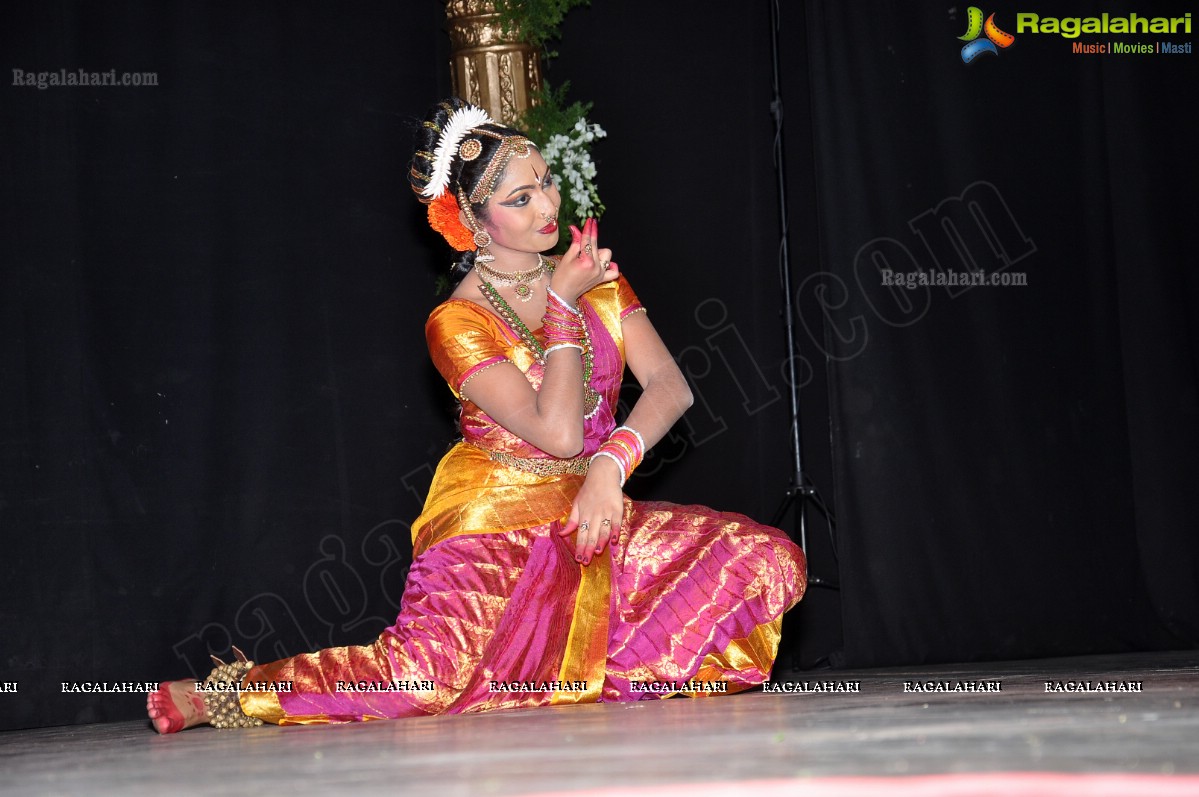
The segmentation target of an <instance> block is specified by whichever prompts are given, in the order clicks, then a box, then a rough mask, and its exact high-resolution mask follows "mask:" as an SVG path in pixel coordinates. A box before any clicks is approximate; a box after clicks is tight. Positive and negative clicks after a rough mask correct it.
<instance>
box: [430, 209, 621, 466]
mask: <svg viewBox="0 0 1199 797" xmlns="http://www.w3.org/2000/svg"><path fill="white" fill-rule="evenodd" d="M588 232H590V229H588ZM589 242H592V237H591V236H580V237H579V239H578V240H576V241H575V242H574V243H573V244H572V245H571V247H570V249H568V250H567V251H566V255H565V256H564V257H563V258H562V263H561V264H560V265H559V266H558V268H557V269H556V270H555V272H554V276H553V281H552V283H551V285H552V287H553V289H554V292H555V293H557V294H558V295H559V296H561V297H562V298H563V299H565V300H566V301H568V302H570V303H571V304H577V301H578V297H579V296H581V295H583V294H584V293H586V292H587V291H588V290H590V289H591V288H593V287H594V286H596V285H598V284H600V283H601V282H609V281H611V280H614V279H616V278H617V277H618V276H619V272H618V271H617V269H616V268H615V267H614V266H610V267H608V268H606V269H605V268H603V267H601V263H603V262H606V261H609V260H610V259H611V253H610V252H609V251H608V250H598V249H595V250H593V253H592V254H591V255H582V256H580V251H581V248H582V247H583V246H584V245H585V244H586V243H589ZM484 312H486V311H484ZM464 334H466V335H469V334H470V330H456V331H452V335H453V337H455V338H459V337H461V336H462V335H464ZM477 334H478V335H486V334H487V333H486V332H485V331H484V330H479V332H478V333H477ZM430 344H431V346H432V345H433V342H432V340H431V341H430ZM468 348H470V349H471V350H477V349H476V348H475V347H474V345H473V343H472V344H471V345H469V346H468ZM434 359H435V360H437V354H436V353H434ZM439 367H440V366H439ZM443 373H444V371H443ZM447 378H448V377H447ZM460 392H461V394H462V395H463V396H464V397H465V398H467V399H469V400H470V401H472V402H474V403H475V404H476V405H477V406H478V407H479V408H480V409H481V410H483V412H485V413H487V415H488V416H490V417H491V418H492V419H493V420H494V421H495V422H496V423H498V424H499V425H500V426H503V427H504V428H505V429H507V430H508V431H509V432H511V433H512V434H514V435H516V436H517V437H519V438H521V439H522V440H525V441H526V442H529V443H531V444H533V445H534V446H536V447H537V448H539V449H541V450H542V451H545V452H546V453H547V454H551V455H553V456H555V457H562V458H567V457H573V456H576V455H577V454H578V453H579V452H580V451H582V449H583V364H582V357H581V356H580V353H579V351H578V350H577V349H573V348H563V349H558V350H556V351H554V352H553V353H552V354H550V355H549V357H548V358H547V361H546V366H545V373H544V375H543V377H542V381H541V389H540V390H534V389H533V386H532V385H531V384H530V383H529V380H528V379H527V378H526V377H525V375H524V374H523V373H522V372H521V370H520V369H519V368H517V367H516V366H515V365H514V364H512V363H511V362H498V363H496V364H494V365H491V366H489V367H486V368H483V369H481V370H478V371H477V372H476V373H474V374H472V375H470V376H469V378H468V379H467V381H466V384H464V385H462V386H461V388H460Z"/></svg>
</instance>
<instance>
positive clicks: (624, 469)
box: [147, 99, 806, 733]
mask: <svg viewBox="0 0 1199 797" xmlns="http://www.w3.org/2000/svg"><path fill="white" fill-rule="evenodd" d="M416 139H417V140H416V152H415V154H414V156H413V158H412V165H411V169H410V170H409V181H410V182H411V184H412V187H413V190H414V191H416V193H417V194H418V198H419V199H420V200H421V201H422V202H424V203H426V204H427V205H428V214H429V219H430V223H431V224H432V226H433V227H434V228H435V229H436V230H438V231H439V232H440V233H441V234H442V235H443V236H444V237H445V238H446V240H447V241H448V242H449V243H450V244H451V245H452V246H453V247H454V249H456V250H458V251H459V252H460V253H461V254H460V256H459V259H458V261H457V263H456V264H455V266H454V276H455V277H456V278H457V279H458V280H459V282H458V284H457V287H456V289H455V290H454V291H453V294H452V295H451V296H450V298H449V299H448V300H447V301H445V302H443V303H442V304H440V305H438V306H437V307H436V308H434V310H433V312H432V314H431V315H430V316H429V320H428V323H427V324H426V327H425V329H426V337H427V339H428V345H429V352H430V354H431V356H432V358H433V362H434V364H435V365H436V366H437V369H438V370H439V371H440V372H441V374H442V376H444V377H445V380H446V382H448V383H449V387H450V390H451V391H453V393H454V396H455V397H456V398H457V399H458V401H459V402H460V406H459V411H460V418H461V428H462V435H463V440H461V441H460V442H458V443H457V444H456V445H455V446H454V447H453V448H452V449H451V450H450V451H449V453H448V454H446V456H445V457H444V458H443V459H442V461H441V463H440V464H439V465H438V468H437V471H436V474H435V476H434V478H433V484H432V486H431V487H430V490H429V496H428V499H427V500H426V503H425V507H424V511H423V512H422V514H421V516H420V517H419V518H418V519H417V520H416V522H415V523H413V525H412V531H413V550H414V556H415V559H414V561H413V563H412V567H411V569H410V572H409V574H408V581H407V584H406V587H405V590H404V595H403V598H402V605H401V609H400V615H399V617H398V618H397V619H396V623H395V625H393V626H392V627H390V628H388V629H386V630H385V631H384V632H383V633H382V635H381V636H380V637H379V638H378V639H377V640H375V641H374V642H372V643H370V644H368V645H364V646H351V647H340V648H329V649H326V650H319V651H317V652H315V653H305V654H301V655H298V656H294V657H292V658H287V659H282V660H280V661H275V662H270V663H267V664H260V665H257V666H255V665H254V664H253V663H252V662H247V661H244V660H243V659H242V657H241V655H240V652H238V658H239V661H237V662H234V663H232V664H229V665H224V666H222V667H218V668H217V669H216V670H214V671H213V674H212V675H210V676H209V678H208V680H207V681H206V683H207V687H202V688H200V689H199V690H197V688H196V687H197V684H196V683H195V682H194V681H174V682H167V683H164V684H163V685H162V686H161V687H160V688H159V691H158V692H155V693H153V694H151V695H150V697H149V700H148V706H147V708H148V711H149V715H150V718H151V720H152V721H153V723H154V727H155V728H156V729H157V730H158V731H159V732H160V733H171V732H174V731H178V730H182V729H183V728H188V727H191V726H194V725H200V724H203V723H211V724H213V725H215V726H217V727H245V726H248V725H259V724H262V722H263V721H266V722H271V723H277V724H281V725H286V724H300V723H303V724H308V723H324V722H346V721H354V720H367V719H381V718H388V717H404V716H414V715H425V714H438V713H461V712H472V711H485V710H490V709H498V708H513V707H527V706H540V705H551V704H563V703H579V702H596V701H620V700H637V699H641V698H647V697H654V698H658V697H663V696H666V695H669V694H672V693H676V692H685V693H688V694H696V693H705V692H709V691H727V692H735V691H739V690H742V689H746V688H749V687H751V686H753V685H756V684H760V683H762V682H763V681H765V680H766V679H767V678H769V677H770V669H771V667H772V665H773V663H774V657H775V654H776V653H777V650H778V642H779V628H780V625H781V622H782V616H783V613H784V612H785V611H786V610H787V609H789V608H790V607H791V606H792V605H794V604H795V603H796V602H797V601H798V600H799V599H800V598H801V597H802V595H803V592H804V588H805V586H806V584H805V576H804V573H805V568H804V555H803V552H802V551H800V549H799V548H798V547H796V546H795V545H794V544H793V543H792V542H791V541H790V540H788V539H787V537H786V536H785V535H783V534H782V532H780V531H778V530H776V529H773V528H770V527H768V526H763V525H761V524H758V523H755V522H754V521H752V520H750V519H749V518H747V517H745V516H743V515H738V514H733V513H728V512H718V511H714V510H711V509H708V508H706V507H701V506H679V505H675V504H668V503H663V502H657V501H632V500H630V499H629V498H628V497H626V496H625V495H623V493H622V491H621V488H622V487H623V485H624V483H625V480H626V479H627V478H628V477H629V475H630V473H632V471H633V469H634V468H635V467H636V466H637V464H638V462H639V461H640V460H641V458H642V456H643V454H644V453H645V450H646V448H647V447H649V446H652V445H653V444H655V443H656V442H657V441H658V440H660V439H661V438H662V436H663V435H665V434H666V432H667V431H668V430H669V429H670V427H671V426H672V425H673V424H674V423H675V421H677V420H678V419H679V417H680V416H681V415H682V414H683V411H684V410H685V409H686V408H687V407H688V406H689V405H690V404H691V393H690V390H689V389H688V387H687V384H686V382H685V381H684V379H683V376H682V374H681V373H680V372H679V369H678V367H677V366H676V365H675V362H674V360H673V359H672V358H671V355H670V353H669V352H668V351H667V350H666V347H665V346H664V345H663V343H662V340H661V338H659V337H658V334H657V332H655V331H654V327H653V325H652V324H651V323H650V320H649V318H648V317H647V315H646V313H645V312H644V309H645V308H643V307H642V306H641V304H640V303H639V302H638V301H637V297H636V295H634V293H633V290H632V288H631V287H630V286H629V283H628V282H627V281H626V280H625V279H624V277H623V276H621V274H620V273H619V271H618V269H617V265H616V264H615V263H613V262H612V253H611V251H610V250H608V249H603V248H600V245H599V230H598V226H597V224H596V223H595V221H594V220H588V221H587V222H586V223H585V224H584V225H583V229H582V230H578V229H576V228H575V227H573V226H572V227H571V235H572V238H573V241H572V244H571V247H570V248H569V249H568V250H567V251H566V254H565V255H564V256H563V257H562V258H561V260H559V261H554V260H550V259H547V258H546V257H544V256H543V255H542V254H541V252H543V251H546V250H548V249H550V248H552V247H553V246H554V245H555V244H556V243H557V241H558V224H557V214H558V205H559V202H560V198H559V193H558V188H557V186H556V185H555V184H554V180H553V176H552V175H551V174H550V173H549V169H548V168H547V167H546V164H545V161H544V160H543V159H542V157H541V155H540V153H538V151H537V148H536V146H535V145H534V144H533V143H532V142H530V141H529V140H528V139H527V138H525V137H524V135H522V134H521V133H520V132H518V131H516V130H513V129H510V128H507V127H503V126H500V125H498V124H496V123H494V122H493V121H492V120H491V119H490V118H489V117H488V116H487V114H486V113H485V112H483V111H482V110H481V109H479V108H476V107H474V106H471V105H468V104H467V103H465V102H463V101H461V100H458V99H451V100H449V101H447V102H443V103H440V104H439V105H437V106H436V107H434V108H433V109H432V111H431V112H430V114H429V116H428V117H427V118H426V119H425V121H424V122H423V124H422V126H421V127H420V128H418V130H417V137H416ZM626 364H627V366H628V368H629V369H630V370H631V371H632V373H633V376H634V377H636V379H637V381H638V382H639V383H640V385H641V387H642V393H641V395H640V397H639V398H638V399H637V402H636V404H635V405H634V406H633V408H632V410H631V411H630V413H629V415H628V418H627V420H626V421H625V424H624V425H622V426H618V425H617V424H616V421H615V419H614V417H613V412H614V410H615V407H616V402H617V396H618V394H619V391H620V384H621V379H622V377H623V374H624V370H625V366H626ZM264 684H266V685H267V688H263V685H264ZM255 690H256V691H255Z"/></svg>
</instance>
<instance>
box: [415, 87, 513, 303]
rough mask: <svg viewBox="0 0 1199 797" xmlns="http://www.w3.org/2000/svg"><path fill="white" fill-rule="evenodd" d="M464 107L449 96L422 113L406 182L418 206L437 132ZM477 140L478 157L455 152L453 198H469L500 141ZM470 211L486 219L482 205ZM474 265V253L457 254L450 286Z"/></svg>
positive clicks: (493, 127) (502, 129)
mask: <svg viewBox="0 0 1199 797" xmlns="http://www.w3.org/2000/svg"><path fill="white" fill-rule="evenodd" d="M468 107H470V103H468V102H466V101H465V100H461V99H459V98H457V97H451V98H449V99H448V100H444V101H442V102H439V103H437V104H436V105H434V106H433V107H432V108H430V109H429V112H428V113H427V114H425V118H424V119H423V120H422V121H421V123H420V124H419V125H417V127H416V134H415V136H414V141H413V148H412V149H413V153H412V161H411V163H410V164H409V168H408V183H409V185H410V186H411V187H412V190H413V192H414V193H415V194H416V198H417V199H418V200H420V201H421V202H422V203H425V204H428V203H429V201H430V200H429V199H428V198H426V197H423V196H421V191H423V190H424V189H425V187H426V186H427V185H428V184H429V180H430V179H431V177H432V175H433V153H434V151H435V150H436V149H437V139H438V137H439V136H440V135H441V131H442V130H444V129H445V126H446V124H447V123H448V122H449V120H450V117H451V116H452V115H453V114H454V113H455V112H456V111H458V110H460V109H462V108H468ZM480 129H484V130H490V131H492V132H493V133H497V134H499V135H501V136H523V135H524V133H522V132H521V131H519V130H515V129H513V128H511V127H506V126H504V125H498V124H485V125H481V126H480ZM477 141H478V142H479V143H480V144H481V145H482V148H483V149H482V152H481V153H480V154H479V156H478V157H476V158H474V159H473V160H469V161H466V160H463V159H462V158H461V157H460V156H459V154H458V153H457V152H455V153H454V157H453V160H452V161H451V162H450V184H449V187H448V188H446V190H447V191H451V192H453V193H454V194H455V195H456V196H460V195H465V196H470V193H471V191H473V190H474V188H475V186H476V185H478V183H479V180H480V179H481V178H482V177H483V172H484V171H486V169H487V164H488V163H490V162H491V159H492V157H493V156H494V155H495V153H496V150H497V149H499V148H500V146H501V141H500V140H499V139H495V138H492V137H491V136H479V137H478V138H477ZM470 209H471V212H473V213H474V214H475V217H476V218H477V219H479V220H480V221H485V220H486V219H487V211H486V202H484V203H481V204H474V203H472V204H471V206H470ZM474 265H475V250H473V249H469V250H467V251H465V252H458V259H457V260H456V261H455V262H454V264H453V266H452V267H451V268H450V275H449V279H450V285H451V286H453V285H457V284H458V283H459V282H461V281H462V278H463V277H465V276H466V275H467V273H469V272H470V270H471V269H472V268H474Z"/></svg>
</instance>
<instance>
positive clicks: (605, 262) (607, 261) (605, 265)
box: [600, 260, 612, 268]
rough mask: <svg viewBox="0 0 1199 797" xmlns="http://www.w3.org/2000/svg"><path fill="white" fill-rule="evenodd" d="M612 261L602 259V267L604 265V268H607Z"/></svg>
mask: <svg viewBox="0 0 1199 797" xmlns="http://www.w3.org/2000/svg"><path fill="white" fill-rule="evenodd" d="M611 262H612V261H611V260H601V261H600V267H602V268H607V267H608V264H609V263H611Z"/></svg>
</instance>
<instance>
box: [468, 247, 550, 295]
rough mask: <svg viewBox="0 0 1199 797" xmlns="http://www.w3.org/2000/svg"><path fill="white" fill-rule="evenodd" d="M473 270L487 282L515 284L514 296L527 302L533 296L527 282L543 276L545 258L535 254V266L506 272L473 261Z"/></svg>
mask: <svg viewBox="0 0 1199 797" xmlns="http://www.w3.org/2000/svg"><path fill="white" fill-rule="evenodd" d="M475 271H477V272H479V276H480V277H481V278H482V279H483V281H484V282H487V283H492V282H495V283H499V284H500V285H515V286H516V288H515V289H514V290H515V292H516V298H518V299H520V300H521V301H522V302H527V301H529V300H530V299H532V298H533V288H532V287H531V286H530V284H529V283H532V282H536V281H537V280H539V279H541V278H542V277H543V276H545V272H546V260H545V258H544V257H542V256H541V255H537V267H536V268H531V269H529V270H528V271H514V272H512V273H507V272H503V271H496V270H495V269H493V268H490V267H488V266H487V265H486V264H484V263H480V262H479V261H478V260H476V261H475Z"/></svg>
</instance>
